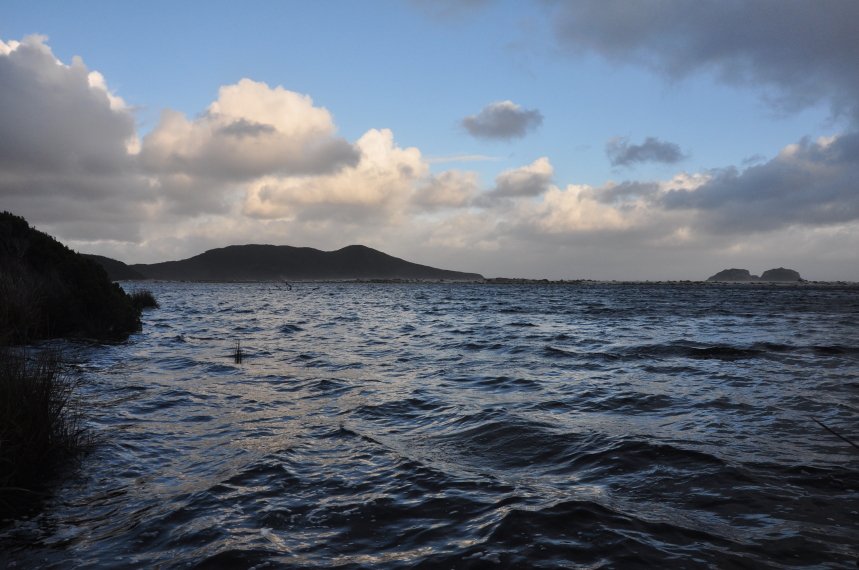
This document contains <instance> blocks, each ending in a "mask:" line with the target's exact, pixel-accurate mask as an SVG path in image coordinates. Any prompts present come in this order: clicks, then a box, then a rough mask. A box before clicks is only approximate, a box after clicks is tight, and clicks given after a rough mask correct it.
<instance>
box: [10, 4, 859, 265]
mask: <svg viewBox="0 0 859 570" xmlns="http://www.w3.org/2000/svg"><path fill="white" fill-rule="evenodd" d="M857 29H859V2H852V1H844V0H814V1H810V0H806V1H797V0H746V1H739V0H718V1H715V0H699V1H697V2H694V3H690V2H687V1H685V0H659V1H656V0H653V1H644V2H641V1H631V0H629V1H620V0H573V1H567V2H563V1H552V0H540V1H538V0H534V1H505V0H459V1H452V0H436V1H434V0H364V1H362V2H352V1H345V0H344V1H333V0H330V1H329V0H320V1H314V2H298V1H288V0H287V1H283V0H281V1H271V2H267V1H256V2H247V3H241V4H240V3H234V2H218V1H216V0H209V1H207V2H194V1H188V2H181V3H172V2H171V3H168V2H158V1H151V2H145V3H143V2H121V1H112V2H99V1H89V2H79V3H75V2H40V1H32V2H16V3H6V5H5V6H4V7H3V8H1V9H0V42H2V43H0V209H2V210H7V211H10V212H12V213H14V214H17V215H21V216H24V217H25V218H26V219H27V220H28V221H29V222H30V223H31V224H32V225H34V226H35V227H37V228H39V229H41V230H43V231H45V232H48V233H50V234H51V235H54V236H55V237H57V238H58V239H60V240H61V241H62V242H63V243H66V244H67V245H69V246H70V247H72V248H73V249H75V250H76V251H80V252H84V253H97V254H101V255H106V256H109V257H112V258H115V259H119V260H122V261H125V262H127V263H153V262H159V261H167V260H175V259H184V258H187V257H190V256H193V255H197V254H199V253H202V252H203V251H206V250H208V249H212V248H216V247H223V246H226V245H232V244H246V243H266V244H275V245H292V246H301V247H315V248H318V249H322V250H326V251H331V250H336V249H339V248H341V247H345V246H347V245H351V244H363V245H367V246H370V247H373V248H376V249H379V250H381V251H383V252H385V253H388V254H390V255H394V256H396V257H401V258H404V259H407V260H409V261H413V262H416V263H422V264H426V265H432V266H436V267H442V268H445V269H454V270H461V271H469V272H477V273H481V274H483V275H484V276H487V277H495V276H503V277H526V278H535V279H541V278H548V279H617V280H645V279H647V280H683V279H689V280H700V279H705V278H707V277H708V276H710V275H712V274H714V273H716V272H718V271H720V270H722V269H726V268H734V267H736V268H743V269H748V270H750V271H751V272H752V273H754V274H760V273H761V272H763V271H764V270H766V269H770V268H775V267H787V268H791V269H795V270H797V271H799V272H800V273H801V274H802V276H803V277H805V278H807V279H811V280H849V281H857V280H859V131H857V127H859V34H857V33H856V30H857Z"/></svg>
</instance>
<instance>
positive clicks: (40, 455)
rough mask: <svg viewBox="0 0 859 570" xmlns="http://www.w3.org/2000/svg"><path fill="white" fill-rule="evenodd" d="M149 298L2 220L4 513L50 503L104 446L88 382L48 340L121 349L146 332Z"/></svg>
mask: <svg viewBox="0 0 859 570" xmlns="http://www.w3.org/2000/svg"><path fill="white" fill-rule="evenodd" d="M151 306H157V301H155V298H154V296H153V295H152V293H151V292H148V291H138V292H136V293H135V295H129V294H128V293H126V292H125V291H124V290H123V289H122V287H120V286H119V284H117V283H114V282H112V281H111V280H110V279H109V278H108V275H107V273H106V272H105V270H104V269H103V268H102V266H101V265H100V264H98V263H96V262H95V261H92V260H90V259H86V258H85V257H83V256H81V255H79V254H77V253H75V252H74V251H72V250H71V249H69V248H68V247H66V246H65V245H63V244H62V243H60V242H59V241H57V240H56V239H54V238H53V237H51V236H49V235H48V234H46V233H44V232H41V231H38V230H36V229H35V228H32V227H30V225H29V224H28V223H27V221H26V220H25V219H24V218H22V217H20V216H15V215H14V214H11V213H9V212H2V213H0V507H3V508H4V510H9V511H12V510H16V509H21V508H24V507H25V506H26V505H28V504H31V501H32V500H33V499H38V498H39V497H41V496H42V493H41V491H40V490H42V489H44V485H46V484H47V483H48V481H49V480H50V479H51V478H53V477H54V476H56V475H58V474H60V473H61V472H62V467H63V466H65V465H67V464H68V463H69V462H70V461H71V460H74V459H76V458H78V457H79V456H80V455H82V454H84V453H86V452H87V451H89V450H90V449H91V448H92V446H93V445H94V444H95V442H96V438H95V435H94V433H93V432H92V430H90V429H89V428H88V426H87V425H86V421H85V417H84V414H83V409H84V405H85V402H83V401H82V400H81V397H80V395H79V387H80V382H81V379H80V376H79V375H78V374H77V372H76V371H75V367H74V365H73V363H72V362H71V361H70V360H69V359H68V358H67V357H66V355H64V354H63V352H62V350H60V349H58V348H56V347H55V345H52V344H51V343H49V342H47V341H50V340H52V339H78V340H86V341H96V342H122V341H124V340H126V339H127V338H128V336H129V335H130V334H132V333H134V332H136V331H138V330H140V328H141V320H140V317H141V310H142V309H143V308H146V307H151Z"/></svg>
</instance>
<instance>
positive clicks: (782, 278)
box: [707, 267, 803, 282]
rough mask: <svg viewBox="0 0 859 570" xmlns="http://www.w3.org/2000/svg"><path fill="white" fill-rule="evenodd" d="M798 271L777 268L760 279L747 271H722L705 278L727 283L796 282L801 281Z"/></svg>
mask: <svg viewBox="0 0 859 570" xmlns="http://www.w3.org/2000/svg"><path fill="white" fill-rule="evenodd" d="M802 280H803V279H802V277H800V275H799V272H798V271H794V270H793V269H785V268H784V267H779V268H777V269H767V270H766V271H764V272H763V274H761V276H760V277H758V276H757V275H752V274H751V273H750V272H749V270H748V269H723V270H722V271H720V272H718V273H716V274H715V275H713V276H710V277H708V278H707V281H728V282H743V281H770V282H771V281H778V282H798V281H802Z"/></svg>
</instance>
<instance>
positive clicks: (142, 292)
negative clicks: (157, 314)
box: [131, 289, 160, 309]
mask: <svg viewBox="0 0 859 570" xmlns="http://www.w3.org/2000/svg"><path fill="white" fill-rule="evenodd" d="M131 300H132V301H133V302H134V306H135V307H137V308H138V309H158V308H159V307H160V305H158V301H157V300H155V295H153V294H152V291H150V290H149V289H138V290H137V291H134V292H133V293H131Z"/></svg>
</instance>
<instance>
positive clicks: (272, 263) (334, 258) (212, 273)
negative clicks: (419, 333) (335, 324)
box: [86, 245, 483, 281]
mask: <svg viewBox="0 0 859 570" xmlns="http://www.w3.org/2000/svg"><path fill="white" fill-rule="evenodd" d="M86 257H89V258H90V259H92V260H94V261H97V262H98V263H100V264H101V265H102V266H103V267H104V268H105V270H106V271H107V272H108V275H110V276H111V279H115V280H117V281H122V280H136V279H153V280H158V281H284V280H285V281H346V280H396V279H400V280H417V281H439V280H444V281H482V280H483V276H482V275H480V274H478V273H464V272H461V271H450V270H447V269H438V268H435V267H430V266H428V265H419V264H417V263H412V262H409V261H405V260H404V259H399V258H397V257H393V256H391V255H388V254H385V253H382V252H381V251H378V250H375V249H373V248H370V247H366V246H363V245H350V246H348V247H344V248H342V249H338V250H337V251H321V250H318V249H314V248H311V247H292V246H288V245H231V246H229V247H222V248H218V249H210V250H209V251H207V252H205V253H201V254H200V255H195V256H194V257H191V258H189V259H183V260H181V261H165V262H163V263H152V264H142V263H140V264H135V265H126V264H125V263H122V262H121V261H117V260H115V259H110V258H108V257H103V256H97V255H86Z"/></svg>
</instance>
